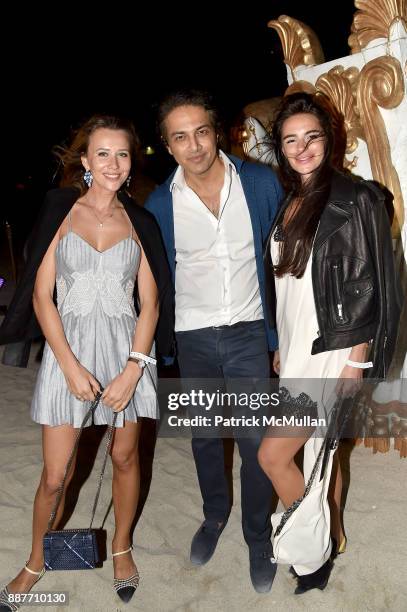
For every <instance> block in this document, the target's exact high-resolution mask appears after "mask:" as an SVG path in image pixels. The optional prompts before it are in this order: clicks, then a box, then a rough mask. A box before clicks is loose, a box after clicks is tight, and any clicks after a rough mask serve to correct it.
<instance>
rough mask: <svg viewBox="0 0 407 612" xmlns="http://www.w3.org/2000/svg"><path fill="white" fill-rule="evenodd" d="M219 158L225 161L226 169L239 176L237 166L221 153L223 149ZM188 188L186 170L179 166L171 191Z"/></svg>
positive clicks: (173, 178)
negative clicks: (175, 188)
mask: <svg viewBox="0 0 407 612" xmlns="http://www.w3.org/2000/svg"><path fill="white" fill-rule="evenodd" d="M219 157H220V158H221V160H222V161H223V163H224V165H225V169H229V168H231V175H232V173H234V174H236V175H237V169H236V166H235V164H234V163H233V161H232V160H231V159H229V157H228V156H227V155H226V154H225V153H224V152H223V151H221V149H219ZM186 186H187V184H186V182H185V176H184V169H183V168H182V166H178V168H177V169H176V171H175V173H174V176H173V177H172V181H171V184H170V191H171V192H172V191H173V189H174V187H177V188H178V189H179V190H180V191H182V190H183V189H184V188H185V187H186Z"/></svg>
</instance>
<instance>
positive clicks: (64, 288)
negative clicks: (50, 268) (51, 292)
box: [55, 276, 68, 308]
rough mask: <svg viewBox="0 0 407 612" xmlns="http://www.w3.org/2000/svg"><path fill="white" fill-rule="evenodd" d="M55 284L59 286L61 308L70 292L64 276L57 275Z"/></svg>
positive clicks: (58, 293) (58, 300)
mask: <svg viewBox="0 0 407 612" xmlns="http://www.w3.org/2000/svg"><path fill="white" fill-rule="evenodd" d="M55 284H56V288H57V303H58V308H60V307H61V306H62V303H63V301H64V300H65V298H66V295H67V293H68V288H67V286H66V281H65V279H64V277H63V276H57V278H56V281H55Z"/></svg>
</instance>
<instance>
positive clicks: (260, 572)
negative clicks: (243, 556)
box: [249, 548, 277, 593]
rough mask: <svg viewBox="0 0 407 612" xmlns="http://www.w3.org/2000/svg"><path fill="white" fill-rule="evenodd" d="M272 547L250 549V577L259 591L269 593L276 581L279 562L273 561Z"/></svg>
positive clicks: (255, 588)
mask: <svg viewBox="0 0 407 612" xmlns="http://www.w3.org/2000/svg"><path fill="white" fill-rule="evenodd" d="M272 554H273V552H272V550H271V549H269V548H267V549H266V550H263V551H261V550H260V551H259V550H250V552H249V558H250V578H251V580H252V585H253V587H254V590H255V591H256V592H257V593H268V592H269V591H270V589H271V586H272V584H273V581H274V576H275V575H276V571H277V563H272V562H271V560H270V557H271V556H272Z"/></svg>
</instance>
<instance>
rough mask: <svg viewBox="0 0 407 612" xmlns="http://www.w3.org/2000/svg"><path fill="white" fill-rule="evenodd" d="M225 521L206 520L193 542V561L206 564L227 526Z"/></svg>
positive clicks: (191, 557)
mask: <svg viewBox="0 0 407 612" xmlns="http://www.w3.org/2000/svg"><path fill="white" fill-rule="evenodd" d="M225 524H226V523H225V522H224V523H216V522H215V523H213V522H208V521H204V522H203V523H202V525H201V526H200V528H199V529H198V531H197V532H196V534H195V535H194V537H193V538H192V542H191V554H190V559H191V563H193V564H194V565H205V563H208V561H209V559H210V558H211V557H212V555H213V553H214V552H215V548H216V545H217V543H218V539H219V536H220V534H221V533H222V531H223V530H224V528H225Z"/></svg>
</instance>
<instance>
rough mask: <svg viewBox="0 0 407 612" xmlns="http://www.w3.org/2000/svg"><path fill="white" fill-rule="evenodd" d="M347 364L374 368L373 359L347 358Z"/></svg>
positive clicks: (355, 366) (353, 366)
mask: <svg viewBox="0 0 407 612" xmlns="http://www.w3.org/2000/svg"><path fill="white" fill-rule="evenodd" d="M346 365H348V366H351V367H352V368H361V369H362V370H365V369H366V368H373V362H372V361H363V362H362V361H352V360H351V359H347V360H346Z"/></svg>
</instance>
